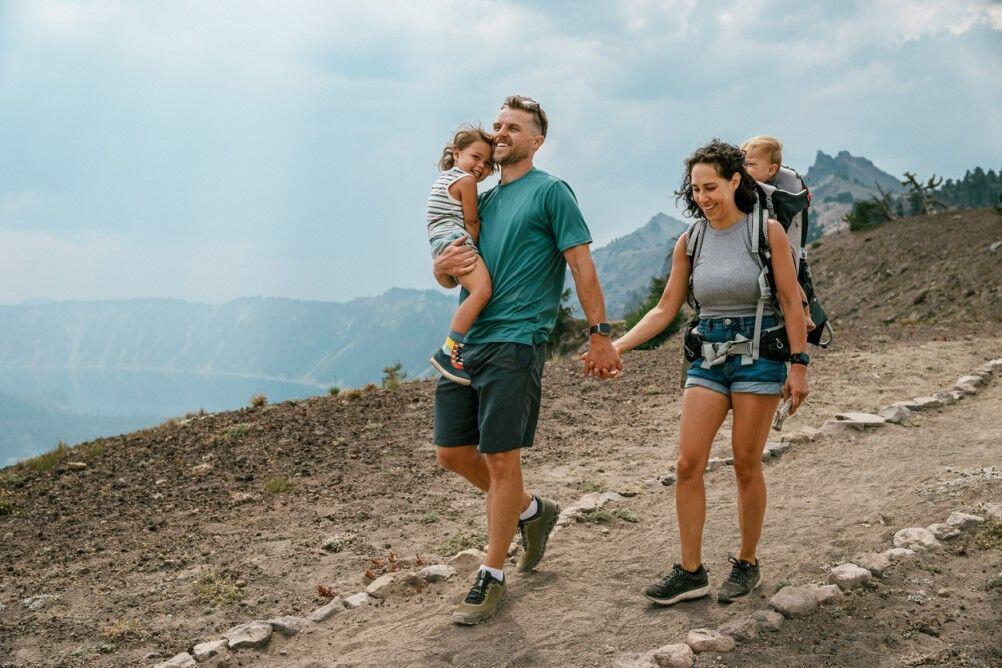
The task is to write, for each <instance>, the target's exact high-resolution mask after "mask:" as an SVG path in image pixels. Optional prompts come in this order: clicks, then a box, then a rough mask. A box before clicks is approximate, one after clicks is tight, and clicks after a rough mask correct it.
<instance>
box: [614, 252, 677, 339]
mask: <svg viewBox="0 0 1002 668" xmlns="http://www.w3.org/2000/svg"><path fill="white" fill-rule="evenodd" d="M685 245H686V235H684V234H683V235H682V236H680V237H679V238H678V241H677V242H676V243H675V250H674V251H672V257H671V273H670V274H669V275H668V282H667V283H666V284H665V291H664V292H663V293H661V299H660V300H659V301H658V303H657V306H655V307H654V308H652V309H651V310H650V311H648V312H647V313H646V314H645V315H644V317H643V318H641V319H640V322H638V323H637V324H636V325H634V326H633V328H632V329H630V331H628V332H627V333H626V334H624V335H623V337H622V338H620V339H618V340H617V341H614V342H613V344H612V345H613V346H615V348H616V350H618V351H619V352H620V353H621V354H622V353H625V352H626V351H627V350H632V349H633V348H636V347H637V346H639V345H640V344H642V343H646V342H647V341H649V340H650V339H652V338H654V337H655V336H657V335H658V334H660V333H661V331H662V330H664V328H665V327H667V326H668V324H669V323H670V322H671V321H672V320H674V319H675V315H676V314H677V313H678V310H679V309H680V308H681V307H682V302H683V301H685V297H686V294H687V293H688V292H689V271H690V269H689V256H688V255H686V254H685Z"/></svg>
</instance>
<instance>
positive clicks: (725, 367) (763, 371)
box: [685, 316, 786, 395]
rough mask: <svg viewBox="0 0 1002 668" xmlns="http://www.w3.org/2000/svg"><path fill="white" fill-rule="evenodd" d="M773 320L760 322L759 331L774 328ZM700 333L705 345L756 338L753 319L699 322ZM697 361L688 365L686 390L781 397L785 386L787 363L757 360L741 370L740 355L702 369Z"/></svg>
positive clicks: (714, 319)
mask: <svg viewBox="0 0 1002 668" xmlns="http://www.w3.org/2000/svg"><path fill="white" fill-rule="evenodd" d="M777 322H778V321H777V320H776V317H775V316H765V317H764V318H762V328H763V329H765V328H767V327H774V326H775V325H776V324H777ZM699 332H700V333H701V334H702V335H703V340H704V341H706V342H708V343H720V342H722V341H732V340H733V339H734V338H735V337H736V336H737V335H738V334H741V335H743V336H745V337H746V338H749V339H750V338H752V336H753V335H754V334H755V316H748V317H743V318H700V319H699ZM702 363H703V358H702V357H700V358H698V359H697V360H696V361H694V362H693V363H692V364H690V365H689V372H688V374H687V376H686V379H685V386H686V387H687V388H689V387H696V386H699V387H705V388H707V389H709V390H713V391H714V392H719V393H720V394H725V395H730V393H731V392H746V393H748V394H782V393H783V383H785V382H786V363H785V362H776V361H774V360H767V359H765V358H764V357H759V358H758V359H757V360H755V361H754V362H753V363H751V364H749V365H746V366H742V365H741V356H740V355H728V357H727V359H726V361H724V362H723V363H722V364H718V365H717V366H713V367H710V368H709V369H704V368H703V367H702V366H700V365H701V364H702Z"/></svg>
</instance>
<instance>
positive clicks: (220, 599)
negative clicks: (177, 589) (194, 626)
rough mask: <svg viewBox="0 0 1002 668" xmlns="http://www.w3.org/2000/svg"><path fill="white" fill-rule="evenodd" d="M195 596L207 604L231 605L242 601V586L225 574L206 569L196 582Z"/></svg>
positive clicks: (200, 601)
mask: <svg viewBox="0 0 1002 668" xmlns="http://www.w3.org/2000/svg"><path fill="white" fill-rule="evenodd" d="M195 598H197V599H198V601H199V603H202V604H205V605H230V604H233V603H237V602H238V601H240V598H241V596H240V588H239V587H237V585H236V584H235V583H234V582H233V581H232V580H230V578H228V577H226V576H225V575H220V574H219V573H217V572H215V571H205V572H203V573H202V574H201V575H199V576H198V580H197V581H196V582H195Z"/></svg>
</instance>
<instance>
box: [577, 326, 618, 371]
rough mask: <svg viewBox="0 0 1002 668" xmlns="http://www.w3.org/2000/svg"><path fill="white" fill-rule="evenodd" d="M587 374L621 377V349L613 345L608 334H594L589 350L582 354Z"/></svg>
mask: <svg viewBox="0 0 1002 668" xmlns="http://www.w3.org/2000/svg"><path fill="white" fill-rule="evenodd" d="M581 361H582V362H583V363H584V374H585V376H595V377H596V378H601V379H602V380H609V379H611V378H619V375H620V374H621V373H622V371H623V361H622V360H621V359H620V357H619V350H618V349H616V347H615V346H613V345H612V341H610V340H609V337H608V336H600V335H597V334H596V335H593V336H592V337H591V344H590V346H589V349H588V352H586V353H585V354H584V355H582V356H581Z"/></svg>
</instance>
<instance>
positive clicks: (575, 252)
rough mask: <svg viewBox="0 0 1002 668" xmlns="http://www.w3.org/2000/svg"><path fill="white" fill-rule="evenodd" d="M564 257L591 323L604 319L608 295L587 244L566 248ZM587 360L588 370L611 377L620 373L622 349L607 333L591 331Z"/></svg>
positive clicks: (602, 376)
mask: <svg viewBox="0 0 1002 668" xmlns="http://www.w3.org/2000/svg"><path fill="white" fill-rule="evenodd" d="M564 258H565V259H566V260H567V265H568V266H569V267H570V268H571V275H572V276H573V277H574V287H575V289H576V290H577V293H578V301H580V302H581V308H582V309H584V312H585V317H586V318H588V324H589V325H597V324H598V323H600V322H605V297H604V296H603V295H602V286H601V285H600V284H599V282H598V272H596V271H595V263H594V262H593V261H592V259H591V250H590V248H589V247H588V244H581V245H579V246H573V247H571V248H568V249H567V250H565V251H564ZM588 350H589V352H588V362H587V363H586V364H587V368H586V370H585V373H586V374H591V373H594V374H595V375H597V376H600V377H601V378H612V377H615V376H617V375H618V374H619V372H620V370H622V368H623V364H622V362H621V361H620V359H619V353H617V352H616V349H615V348H613V346H612V341H611V339H610V337H608V336H602V335H601V334H592V335H591V336H590V339H589V342H588Z"/></svg>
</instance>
